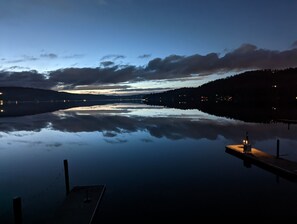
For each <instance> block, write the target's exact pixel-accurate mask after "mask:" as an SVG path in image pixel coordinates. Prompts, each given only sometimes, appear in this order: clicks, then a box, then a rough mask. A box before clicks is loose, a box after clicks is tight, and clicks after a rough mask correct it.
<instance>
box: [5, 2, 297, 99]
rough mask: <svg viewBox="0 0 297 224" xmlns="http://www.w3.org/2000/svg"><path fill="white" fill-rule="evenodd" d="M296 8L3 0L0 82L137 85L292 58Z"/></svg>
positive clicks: (198, 78)
mask: <svg viewBox="0 0 297 224" xmlns="http://www.w3.org/2000/svg"><path fill="white" fill-rule="evenodd" d="M296 12H297V0H283V1H279V0H224V1H222V0H207V1H202V0H0V86H25V87H35V88H45V89H53V90H59V91H70V92H76V93H80V92H83V93H101V94H137V93H148V92H158V91H165V90H169V89H173V88H180V87H195V86H199V85H201V84H203V83H206V82H208V81H210V80H214V79H218V78H223V77H226V76H229V75H233V74H238V73H240V72H243V71H247V70H253V69H284V68H288V67H297V13H296ZM296 75H297V74H296Z"/></svg>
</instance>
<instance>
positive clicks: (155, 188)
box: [0, 104, 297, 224]
mask: <svg viewBox="0 0 297 224" xmlns="http://www.w3.org/2000/svg"><path fill="white" fill-rule="evenodd" d="M246 131H248V132H249V138H250V139H251V141H252V145H253V146H254V147H256V148H260V149H262V150H264V151H266V152H269V153H272V154H274V153H275V149H276V139H280V141H281V155H282V157H284V158H288V159H291V160H294V161H297V140H296V137H297V125H291V126H290V128H289V129H288V126H287V125H286V124H282V123H271V124H260V123H245V122H242V121H238V120H232V119H226V118H221V117H215V116H211V115H208V114H205V113H202V112H200V111H198V110H178V109H169V108H163V107H153V106H146V105H141V104H112V105H105V106H104V105H101V106H92V107H81V108H73V109H68V110H63V111H57V112H53V113H45V114H38V115H33V116H24V117H12V118H1V119H0V138H1V142H0V223H1V224H2V223H12V222H13V217H12V199H13V198H14V197H15V196H21V197H22V200H23V212H24V220H25V223H30V224H31V223H44V222H45V221H46V220H47V219H48V218H49V217H51V215H52V214H53V213H54V211H55V210H56V209H57V208H59V205H61V203H62V201H63V200H64V198H65V186H64V171H63V160H64V159H68V163H69V172H70V182H71V186H75V185H96V184H106V187H107V190H106V192H105V194H104V197H103V200H102V202H101V204H100V220H101V223H119V222H120V221H121V222H123V221H130V223H131V222H135V223H143V222H144V221H149V220H156V221H162V220H166V221H171V222H174V221H176V220H178V219H183V220H187V219H193V220H199V219H200V216H205V215H207V216H218V215H257V216H258V215H270V216H271V215H297V183H294V182H290V181H288V180H286V179H283V178H282V177H278V176H276V175H275V174H273V173H271V172H268V171H265V170H263V169H261V168H258V167H256V166H254V165H252V166H251V167H246V166H244V163H243V161H242V160H240V159H238V158H236V157H234V156H232V155H230V154H228V153H226V152H225V145H227V144H236V143H240V142H241V141H242V139H243V137H244V136H245V132H246Z"/></svg>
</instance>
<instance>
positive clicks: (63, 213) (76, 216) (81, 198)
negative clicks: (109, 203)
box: [49, 185, 105, 224]
mask: <svg viewBox="0 0 297 224" xmlns="http://www.w3.org/2000/svg"><path fill="white" fill-rule="evenodd" d="M104 191H105V185H95V186H78V187H74V188H73V189H72V190H71V191H70V193H69V195H67V197H66V199H65V201H64V203H63V205H62V206H61V208H60V209H59V210H58V211H57V213H56V214H55V216H54V217H53V220H51V221H50V222H49V223H55V224H68V223H69V224H92V221H93V218H94V215H95V214H96V212H97V210H98V207H99V203H100V201H101V198H102V196H103V193H104Z"/></svg>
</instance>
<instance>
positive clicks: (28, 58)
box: [6, 55, 38, 63]
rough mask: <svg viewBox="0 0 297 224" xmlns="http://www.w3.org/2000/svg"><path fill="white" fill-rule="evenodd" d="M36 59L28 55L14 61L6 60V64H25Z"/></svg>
mask: <svg viewBox="0 0 297 224" xmlns="http://www.w3.org/2000/svg"><path fill="white" fill-rule="evenodd" d="M37 60H38V58H36V57H33V56H28V55H23V56H22V57H21V58H20V59H16V60H8V61H6V62H7V63H20V62H26V61H37Z"/></svg>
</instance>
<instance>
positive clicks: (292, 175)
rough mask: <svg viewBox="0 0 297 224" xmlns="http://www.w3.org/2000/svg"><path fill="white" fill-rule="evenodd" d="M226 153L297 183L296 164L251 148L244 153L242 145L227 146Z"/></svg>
mask: <svg viewBox="0 0 297 224" xmlns="http://www.w3.org/2000/svg"><path fill="white" fill-rule="evenodd" d="M226 152H227V153H229V154H232V155H234V156H236V157H238V158H241V159H243V160H244V161H245V162H249V163H251V164H255V165H257V166H259V167H261V168H263V169H265V170H268V171H270V172H273V173H275V174H277V175H279V176H281V177H283V178H285V179H288V180H290V181H297V163H296V162H293V161H290V160H286V159H283V158H277V157H276V156H273V155H271V154H268V153H266V152H263V151H261V150H259V149H256V148H251V151H250V152H244V150H243V145H242V144H240V145H227V146H226Z"/></svg>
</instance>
